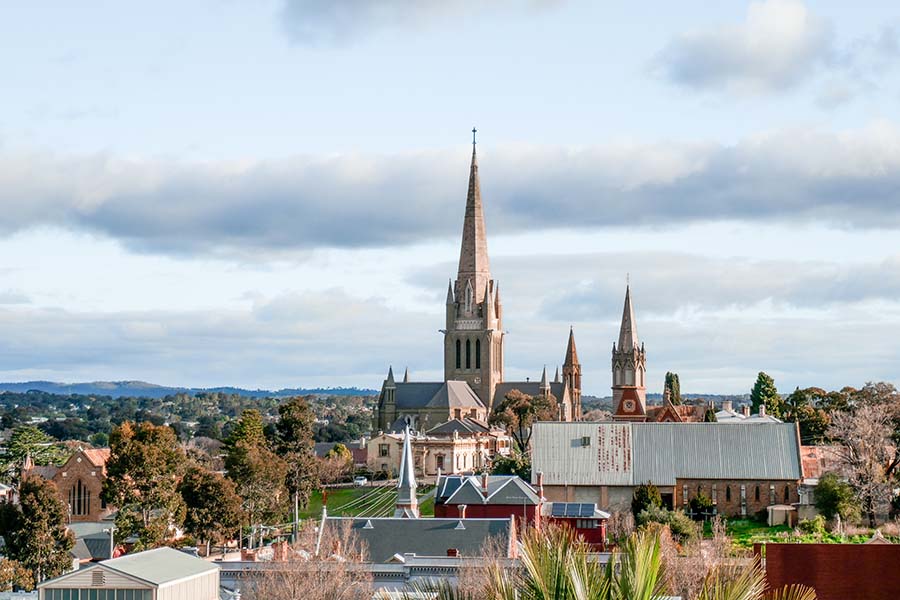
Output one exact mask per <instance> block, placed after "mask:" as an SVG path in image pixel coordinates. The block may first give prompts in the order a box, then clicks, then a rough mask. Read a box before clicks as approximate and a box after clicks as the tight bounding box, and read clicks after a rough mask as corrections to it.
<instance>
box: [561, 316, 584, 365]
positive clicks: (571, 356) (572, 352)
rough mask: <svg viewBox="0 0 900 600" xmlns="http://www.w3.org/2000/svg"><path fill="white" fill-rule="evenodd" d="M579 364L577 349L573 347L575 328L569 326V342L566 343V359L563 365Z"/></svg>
mask: <svg viewBox="0 0 900 600" xmlns="http://www.w3.org/2000/svg"><path fill="white" fill-rule="evenodd" d="M577 364H580V363H579V362H578V350H577V349H576V348H575V329H574V328H573V327H572V326H571V325H570V326H569V343H568V344H567V345H566V360H565V361H564V362H563V366H571V365H577Z"/></svg>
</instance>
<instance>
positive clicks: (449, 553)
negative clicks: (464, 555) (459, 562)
mask: <svg viewBox="0 0 900 600" xmlns="http://www.w3.org/2000/svg"><path fill="white" fill-rule="evenodd" d="M447 556H452V557H454V558H456V557H457V556H459V549H458V548H447Z"/></svg>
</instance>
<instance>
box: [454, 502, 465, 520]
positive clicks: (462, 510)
mask: <svg viewBox="0 0 900 600" xmlns="http://www.w3.org/2000/svg"><path fill="white" fill-rule="evenodd" d="M456 509H457V510H458V511H459V518H460V519H465V518H466V505H465V504H460V505H459V506H457V507H456Z"/></svg>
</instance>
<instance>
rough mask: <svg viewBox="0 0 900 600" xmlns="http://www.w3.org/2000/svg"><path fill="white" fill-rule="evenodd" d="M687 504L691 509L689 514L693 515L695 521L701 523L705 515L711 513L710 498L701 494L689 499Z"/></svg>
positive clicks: (711, 504)
mask: <svg viewBox="0 0 900 600" xmlns="http://www.w3.org/2000/svg"><path fill="white" fill-rule="evenodd" d="M688 504H689V506H690V507H691V512H692V513H694V520H695V521H702V520H704V519H705V518H706V516H707V515H709V514H711V513H712V508H713V503H712V498H710V497H709V496H707V495H706V494H704V493H703V492H700V493H698V494H697V495H696V496H695V497H694V498H691V501H690V502H689V503H688Z"/></svg>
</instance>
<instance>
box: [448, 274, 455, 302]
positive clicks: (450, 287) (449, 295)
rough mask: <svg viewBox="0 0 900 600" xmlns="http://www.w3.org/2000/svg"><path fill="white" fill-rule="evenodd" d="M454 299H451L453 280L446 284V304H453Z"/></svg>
mask: <svg viewBox="0 0 900 600" xmlns="http://www.w3.org/2000/svg"><path fill="white" fill-rule="evenodd" d="M454 302H456V299H455V298H454V297H453V280H452V279H451V280H449V281H448V282H447V304H453V303H454Z"/></svg>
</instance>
